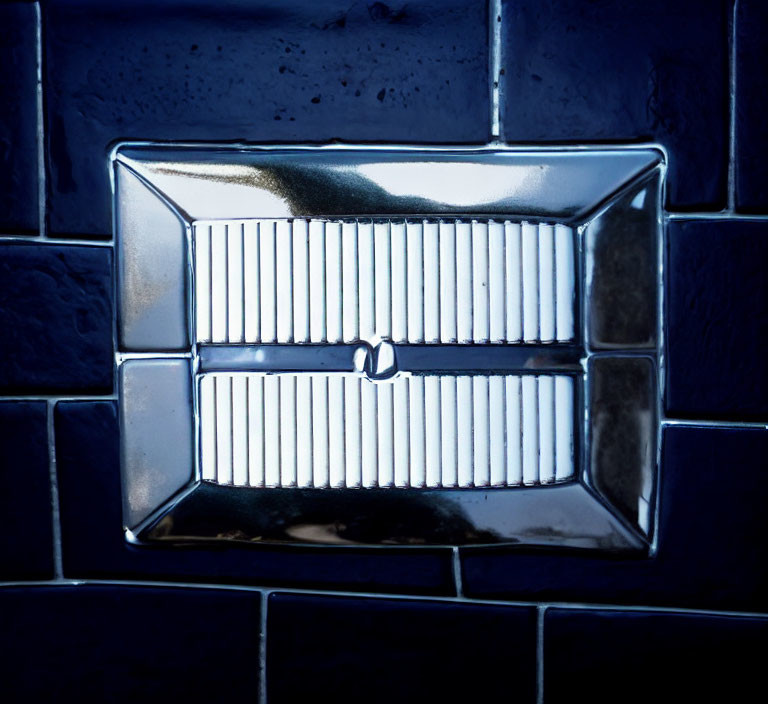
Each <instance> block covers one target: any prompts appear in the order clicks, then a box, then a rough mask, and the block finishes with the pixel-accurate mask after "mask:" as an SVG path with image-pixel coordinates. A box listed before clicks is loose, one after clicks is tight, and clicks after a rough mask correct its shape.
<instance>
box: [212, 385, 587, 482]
mask: <svg viewBox="0 0 768 704" xmlns="http://www.w3.org/2000/svg"><path fill="white" fill-rule="evenodd" d="M200 447H201V470H202V478H203V479H204V480H206V481H213V482H216V483H219V484H234V485H236V486H257V487H265V486H266V487H292V486H298V487H320V488H327V487H411V488H419V487H427V488H429V487H431V488H440V487H445V488H450V487H457V488H471V487H483V486H486V487H487V486H497V487H511V486H525V485H537V484H550V483H553V482H556V481H565V480H569V479H572V478H573V475H574V380H573V378H572V377H569V376H564V375H555V376H515V375H510V376H447V375H446V376H403V377H398V378H396V379H394V380H392V381H387V382H382V383H374V382H371V381H369V380H367V379H365V378H364V377H361V376H357V375H353V374H315V373H311V374H272V375H269V374H259V373H217V374H206V375H204V376H203V377H202V378H201V382H200Z"/></svg>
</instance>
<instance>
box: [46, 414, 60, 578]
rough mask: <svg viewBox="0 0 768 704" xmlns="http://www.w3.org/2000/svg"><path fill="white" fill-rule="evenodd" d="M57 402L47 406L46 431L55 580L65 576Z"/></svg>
mask: <svg viewBox="0 0 768 704" xmlns="http://www.w3.org/2000/svg"><path fill="white" fill-rule="evenodd" d="M55 406H56V401H54V400H48V402H47V404H46V429H47V439H48V474H49V478H50V484H51V530H52V534H53V535H52V537H53V574H54V578H55V579H61V578H63V576H64V567H63V562H62V557H61V515H60V508H59V480H58V476H57V472H56V433H55V428H54V422H53V421H54V418H53V411H54V407H55Z"/></svg>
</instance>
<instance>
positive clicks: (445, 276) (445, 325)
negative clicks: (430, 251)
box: [437, 221, 456, 343]
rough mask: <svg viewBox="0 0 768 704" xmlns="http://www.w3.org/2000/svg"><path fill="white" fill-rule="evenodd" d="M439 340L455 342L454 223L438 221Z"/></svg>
mask: <svg viewBox="0 0 768 704" xmlns="http://www.w3.org/2000/svg"><path fill="white" fill-rule="evenodd" d="M439 233H440V234H439V239H440V261H439V263H438V269H437V270H438V272H439V277H440V342H443V343H446V342H456V224H455V223H453V222H442V221H441V222H440V228H439Z"/></svg>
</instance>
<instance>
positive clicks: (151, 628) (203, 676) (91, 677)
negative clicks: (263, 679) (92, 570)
mask: <svg viewBox="0 0 768 704" xmlns="http://www.w3.org/2000/svg"><path fill="white" fill-rule="evenodd" d="M259 627H260V619H259V596H258V595H255V594H248V593H242V592H241V593H238V592H233V591H226V590H210V589H195V590H192V589H158V588H149V587H142V588H135V587H89V586H81V587H76V588H71V587H56V588H45V587H36V588H31V589H30V588H26V589H19V588H16V589H3V590H2V591H0V634H2V637H0V680H1V681H2V683H3V700H4V701H7V702H21V701H25V702H64V701H78V702H111V703H114V704H118V703H121V702H125V703H126V704H135V703H136V702H162V701H177V702H190V703H191V702H201V703H205V704H210V702H216V701H222V698H223V699H225V700H226V701H228V702H252V701H255V700H256V697H257V695H258V690H259V668H258V664H257V663H258V660H259Z"/></svg>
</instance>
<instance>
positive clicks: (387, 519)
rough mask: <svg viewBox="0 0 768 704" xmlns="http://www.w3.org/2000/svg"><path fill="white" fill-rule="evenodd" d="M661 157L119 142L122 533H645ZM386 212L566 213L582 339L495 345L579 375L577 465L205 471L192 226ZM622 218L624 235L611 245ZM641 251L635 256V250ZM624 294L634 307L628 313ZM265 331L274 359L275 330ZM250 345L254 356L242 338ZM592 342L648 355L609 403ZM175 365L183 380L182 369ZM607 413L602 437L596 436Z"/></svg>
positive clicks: (218, 365) (236, 536)
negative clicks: (465, 481)
mask: <svg viewBox="0 0 768 704" xmlns="http://www.w3.org/2000/svg"><path fill="white" fill-rule="evenodd" d="M665 164H666V156H665V153H664V151H663V150H662V149H661V148H659V147H657V146H654V145H649V146H646V145H631V146H626V147H615V148H614V147H564V148H556V149H555V148H537V147H523V148H517V147H514V148H513V147H497V146H494V147H464V148H462V147H438V148H433V147H415V146H414V147H407V146H353V145H349V146H347V145H331V146H248V145H241V146H217V145H180V144H168V145H162V144H150V143H143V144H138V143H129V144H121V145H118V146H117V147H115V149H114V150H113V153H112V160H111V168H112V171H111V176H112V179H113V188H114V194H115V241H116V247H117V256H116V261H117V264H116V265H117V277H116V279H117V298H116V300H117V301H118V321H117V328H118V350H117V355H116V361H117V365H118V376H119V398H120V425H121V467H122V476H123V498H124V523H125V529H126V535H127V537H128V539H129V540H131V541H133V542H137V543H144V542H152V541H157V540H162V541H166V542H168V541H170V542H179V543H181V542H186V541H190V540H194V541H199V540H203V541H208V540H216V541H220V540H234V541H239V542H248V543H251V544H254V543H272V542H276V543H285V544H290V543H293V544H296V543H298V544H308V543H311V544H333V545H357V546H359V545H380V546H388V547H391V546H393V545H408V546H417V545H429V546H434V545H449V546H455V545H465V546H466V545H498V544H514V545H520V546H550V547H553V546H554V547H567V548H589V549H600V550H609V551H619V550H633V551H641V552H642V551H646V552H647V551H648V550H649V549H650V546H652V544H653V539H654V530H655V528H654V525H655V515H656V474H657V466H656V464H657V458H656V454H657V449H658V447H657V442H658V440H657V429H658V426H659V422H660V420H659V419H660V408H659V403H660V400H659V399H660V395H659V391H658V383H659V382H658V377H659V371H658V370H659V354H660V352H659V345H660V340H659V334H658V330H659V329H660V320H659V316H660V314H661V306H660V304H659V297H660V295H661V293H660V292H661V272H660V267H659V266H658V262H659V261H660V259H659V257H660V247H661V241H662V229H661V228H662V205H661V197H662V190H663V178H664V174H665V168H666V167H665ZM409 179H410V180H409ZM638 203H639V206H638V205H637V204H638ZM635 210H636V211H637V212H634V211H635ZM392 216H399V217H406V218H408V217H426V216H430V217H441V216H446V217H451V218H457V217H458V218H462V217H466V218H473V217H474V218H483V217H484V218H494V217H496V218H499V217H504V218H510V219H518V220H527V221H540V220H557V221H558V222H563V223H568V224H571V225H573V226H574V227H575V228H576V229H577V233H578V245H579V252H578V261H579V272H578V276H577V289H578V299H579V300H580V305H578V307H577V312H578V315H579V317H578V320H579V322H580V325H579V330H580V336H579V339H577V340H576V344H574V345H546V346H541V347H543V348H545V349H543V350H539V352H541V355H539V356H537V354H536V352H537V349H535V348H534V346H527V345H526V346H521V345H502V346H500V348H499V351H496V350H494V351H493V355H495V356H494V358H493V359H501V358H502V357H503V359H504V362H503V370H504V371H505V372H514V371H515V370H517V371H524V372H526V373H537V372H538V373H542V372H545V371H547V370H550V371H551V370H552V369H553V368H554V369H558V370H560V371H564V372H565V373H570V374H574V375H576V376H577V377H579V378H581V379H583V383H582V384H577V385H576V386H577V389H578V394H577V408H581V409H582V412H581V413H580V414H578V423H579V425H580V427H581V428H583V432H582V433H581V437H580V438H579V434H577V435H576V438H577V448H578V453H577V458H578V459H577V465H578V466H579V467H580V471H579V473H578V479H577V480H576V481H573V482H569V483H566V484H558V485H554V484H553V485H549V486H537V487H514V488H476V489H440V490H429V489H400V488H398V489H294V488H291V489H274V488H269V489H256V488H235V487H226V486H220V485H213V484H210V483H207V482H202V481H201V480H200V472H199V467H198V464H199V462H198V455H199V448H197V446H196V444H195V443H196V438H197V435H198V433H197V427H196V423H197V420H198V413H197V406H196V404H197V384H196V383H195V379H196V378H197V375H198V373H199V372H201V371H204V370H206V369H210V370H212V369H216V370H226V369H234V368H237V366H238V362H237V356H236V354H235V353H234V352H232V349H233V346H228V348H229V351H227V352H224V353H223V354H221V350H219V351H218V352H217V351H216V350H215V349H213V348H214V347H215V346H200V347H198V345H197V344H196V343H195V334H194V332H195V331H194V329H193V326H194V316H193V315H192V313H193V309H192V306H193V300H194V297H193V295H192V293H191V292H192V291H193V287H194V274H193V270H192V265H191V262H192V260H193V259H192V255H193V246H194V243H193V239H192V234H191V233H192V225H193V224H194V223H196V222H200V221H209V220H218V219H244V218H283V217H288V218H292V217H365V218H376V217H392ZM624 223H628V224H627V225H626V226H625V224H624ZM617 224H618V225H619V226H618V227H617ZM633 228H634V229H633ZM612 233H613V234H612ZM622 236H624V237H628V238H629V240H628V242H629V245H631V246H624V247H619V248H616V247H612V245H614V244H615V240H616V239H617V238H621V237H622ZM624 244H626V243H624ZM158 248H159V250H160V252H159V253H158ZM628 250H631V251H628ZM606 253H607V254H608V259H607V261H608V262H609V263H608V264H607V265H605V266H602V268H601V269H600V270H598V271H595V270H594V264H595V262H596V261H598V262H600V261H603V260H601V259H600V256H601V255H605V254H606ZM638 257H639V259H640V260H641V261H642V263H643V264H642V266H640V267H635V268H634V269H633V268H632V266H631V264H632V262H633V261H636V260H637V259H638ZM628 258H629V259H631V260H632V261H630V260H629V259H628ZM609 270H610V276H611V277H613V278H609V274H608V273H606V272H608V271H609ZM622 276H624V278H625V279H626V281H625V280H623V279H622ZM601 277H602V278H601ZM596 280H597V283H595V282H596ZM624 285H626V286H627V290H626V291H623V289H622V286H624ZM649 291H650V292H652V295H650V296H649V295H648V292H649ZM640 294H643V295H640ZM627 301H629V303H630V304H631V306H634V307H635V308H636V309H637V310H632V311H631V315H627V310H625V309H626V307H627ZM622 306H624V309H622ZM596 321H597V322H596ZM633 321H634V322H633ZM638 321H641V322H638ZM600 325H602V328H600ZM641 328H642V329H641ZM649 330H650V335H649V334H647V333H648V332H649ZM612 335H614V336H615V335H618V338H621V339H618V338H617V339H613V338H612V337H611V336H612ZM251 347H253V346H251ZM262 347H269V348H273V349H274V351H275V352H277V353H278V354H276V355H274V356H275V358H276V359H278V360H279V359H280V357H281V355H282V359H283V360H284V359H286V357H285V356H284V354H283V353H284V352H285V351H284V350H283V351H279V348H280V345H269V346H266V345H265V346H262ZM243 348H244V349H242V350H241V353H242V355H245V358H247V357H248V355H249V350H248V348H247V347H246V346H243ZM435 349H440V347H439V346H436V347H435V348H433V349H432V351H434V350H435ZM486 349H487V348H483V350H486ZM233 355H234V356H233ZM446 355H448V353H447V352H446ZM542 355H543V357H542ZM542 359H543V360H544V361H542ZM601 359H609V360H616V362H615V363H616V364H617V365H618V367H617V368H618V369H619V370H621V369H622V368H623V367H628V366H632V365H634V367H635V368H639V367H644V368H645V369H647V378H645V377H643V378H642V379H641V380H640V381H641V383H640V384H639V386H642V387H643V388H644V390H642V391H641V392H640V393H638V396H637V399H635V400H634V401H633V403H634V404H635V405H634V406H633V405H632V404H631V403H630V404H624V405H622V399H619V398H616V399H614V398H612V397H611V396H610V384H609V385H608V392H606V390H605V389H606V387H605V384H604V383H603V384H602V386H600V390H601V394H600V396H599V398H600V403H601V404H602V406H601V407H598V406H597V405H596V401H595V400H594V398H593V388H592V387H593V386H594V384H595V383H596V381H598V375H597V373H596V372H594V371H593V370H594V369H595V365H598V366H602V365H601V364H600V362H599V360H601ZM547 360H550V363H549V364H548V363H547ZM552 360H554V361H552ZM621 360H628V361H626V362H622V361H621ZM636 360H646V362H647V364H645V363H643V364H638V363H637V361H636ZM241 362H242V359H241ZM495 364H496V362H495V361H492V362H488V363H485V364H483V365H482V367H483V368H484V371H482V373H492V372H493V370H494V365H495ZM553 365H554V366H553ZM445 366H446V367H447V368H448V367H450V368H451V369H454V370H455V369H456V367H455V366H451V365H450V364H448V362H446V365H445ZM470 366H471V363H470ZM249 368H250V367H249ZM162 370H165V371H166V372H169V374H168V376H167V379H166V380H165V381H163V376H162V374H159V375H158V372H159V371H162ZM411 371H413V372H416V373H429V371H430V370H429V369H426V368H425V369H421V370H415V369H412V370H411ZM431 371H436V370H435V369H432V370H431ZM477 371H481V369H477ZM639 373H640V374H641V376H642V375H643V374H644V373H645V372H643V371H642V370H641V371H640V372H639ZM182 378H183V379H186V380H187V381H186V382H184V383H179V380H180V379H182ZM632 379H633V377H630V378H629V382H628V383H629V384H630V387H631V386H632V384H633V383H634V382H633V381H632ZM158 387H160V388H158ZM606 393H608V396H606V395H605V394H606ZM606 399H607V400H606ZM605 406H607V407H608V408H614V407H615V408H616V409H618V412H619V413H626V414H627V418H629V419H630V421H631V420H633V419H634V418H635V416H637V417H638V418H639V414H640V413H642V423H640V421H639V420H638V422H637V423H636V424H633V423H631V422H630V423H629V425H631V426H632V427H640V426H641V425H642V427H643V428H645V427H648V428H649V429H650V432H649V433H648V437H647V445H644V444H643V442H644V440H645V439H646V438H644V437H642V436H641V434H638V433H636V434H635V435H634V436H632V437H630V433H629V431H626V432H625V433H624V434H622V433H620V432H619V433H618V434H613V435H611V433H610V428H608V429H607V431H606V427H605V423H604V422H603V424H602V425H601V426H600V427H599V429H598V427H597V426H595V423H596V422H597V419H598V418H604V417H605V412H604V407H605ZM625 406H626V407H625ZM633 409H634V411H635V412H636V413H635V415H634V416H633ZM598 430H599V432H598ZM606 432H608V435H609V436H610V437H611V441H612V442H611V443H609V446H608V447H607V449H606V446H605V440H604V436H605V433H606ZM180 438H181V440H180ZM190 438H191V440H190ZM169 443H173V445H172V449H171V450H169ZM638 443H639V446H638ZM605 452H607V453H608V454H609V456H611V457H614V458H615V457H617V456H618V457H619V459H620V460H622V461H626V463H627V468H625V469H626V471H624V472H623V473H622V472H618V473H616V472H612V471H610V468H607V469H606V468H605V467H603V466H602V465H601V464H600V458H601V457H602V456H603V455H604V454H605ZM640 455H642V457H639V456H640ZM633 463H634V464H633ZM628 478H629V479H628ZM628 482H629V484H630V485H631V486H630V487H629V488H627V486H626V484H627V483H628ZM633 487H634V488H633ZM633 492H634V493H633ZM617 497H618V500H617ZM632 501H636V503H638V504H639V505H646V506H647V510H646V511H645V514H644V515H642V516H641V515H640V514H641V513H642V510H641V509H638V512H637V515H635V513H634V512H633V509H630V510H628V509H627V505H629V506H630V507H631V505H632ZM627 502H629V503H627Z"/></svg>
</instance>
